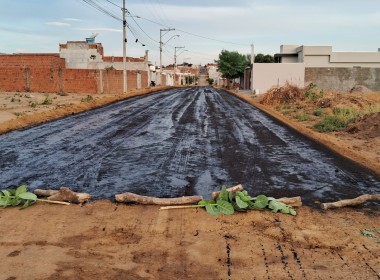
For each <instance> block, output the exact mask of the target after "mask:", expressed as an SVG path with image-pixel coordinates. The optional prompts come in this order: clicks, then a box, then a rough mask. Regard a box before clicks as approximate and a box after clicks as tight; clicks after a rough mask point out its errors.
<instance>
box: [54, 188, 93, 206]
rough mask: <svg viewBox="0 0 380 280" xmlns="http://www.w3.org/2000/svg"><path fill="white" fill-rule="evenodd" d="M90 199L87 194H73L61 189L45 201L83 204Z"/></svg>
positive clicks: (67, 189) (90, 196)
mask: <svg viewBox="0 0 380 280" xmlns="http://www.w3.org/2000/svg"><path fill="white" fill-rule="evenodd" d="M92 197H93V196H92V195H91V194H88V193H77V192H73V191H72V190H70V189H69V188H65V187H61V188H60V189H59V191H58V192H56V193H54V194H53V195H51V196H49V197H48V198H47V199H48V200H57V201H70V202H74V203H84V202H87V201H88V200H89V199H90V198H92Z"/></svg>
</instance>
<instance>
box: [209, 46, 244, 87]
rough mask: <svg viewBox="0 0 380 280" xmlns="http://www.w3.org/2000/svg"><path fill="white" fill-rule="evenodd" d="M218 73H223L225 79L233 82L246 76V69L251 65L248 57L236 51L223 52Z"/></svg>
mask: <svg viewBox="0 0 380 280" xmlns="http://www.w3.org/2000/svg"><path fill="white" fill-rule="evenodd" d="M215 62H216V63H217V64H218V71H219V72H220V73H222V76H223V78H227V79H229V80H233V79H236V78H239V77H240V76H242V75H243V74H244V69H245V68H246V67H247V66H249V65H250V60H249V57H248V56H247V55H243V54H240V53H238V52H236V51H233V52H230V51H227V50H222V52H221V53H220V54H219V60H216V61H215Z"/></svg>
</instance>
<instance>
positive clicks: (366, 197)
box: [321, 194, 380, 210]
mask: <svg viewBox="0 0 380 280" xmlns="http://www.w3.org/2000/svg"><path fill="white" fill-rule="evenodd" d="M368 200H380V194H363V195H361V196H358V197H356V198H353V199H344V200H340V201H336V202H329V203H322V204H321V207H322V209H324V210H327V209H333V208H341V207H346V206H354V205H359V204H362V203H364V202H366V201H368Z"/></svg>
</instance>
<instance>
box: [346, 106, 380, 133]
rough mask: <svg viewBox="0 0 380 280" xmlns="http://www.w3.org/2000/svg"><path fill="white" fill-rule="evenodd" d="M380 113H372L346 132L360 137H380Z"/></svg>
mask: <svg viewBox="0 0 380 280" xmlns="http://www.w3.org/2000/svg"><path fill="white" fill-rule="evenodd" d="M379 124H380V112H377V113H370V114H366V115H364V116H362V117H360V118H359V119H358V120H357V121H356V122H355V123H354V124H353V125H351V126H350V127H348V128H347V129H346V132H348V133H351V134H356V136H358V137H365V138H376V137H380V125H379Z"/></svg>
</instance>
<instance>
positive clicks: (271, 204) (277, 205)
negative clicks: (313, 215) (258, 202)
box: [268, 200, 297, 216]
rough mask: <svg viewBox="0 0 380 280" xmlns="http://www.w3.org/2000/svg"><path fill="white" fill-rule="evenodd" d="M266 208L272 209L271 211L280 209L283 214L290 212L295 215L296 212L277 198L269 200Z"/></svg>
mask: <svg viewBox="0 0 380 280" xmlns="http://www.w3.org/2000/svg"><path fill="white" fill-rule="evenodd" d="M268 208H269V209H272V211H273V212H275V213H277V212H278V211H280V212H281V213H283V214H291V215H293V216H295V215H296V214H297V213H296V211H295V210H294V209H293V208H291V207H289V206H288V205H286V204H285V203H282V202H279V201H277V200H271V201H270V202H269V205H268Z"/></svg>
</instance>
